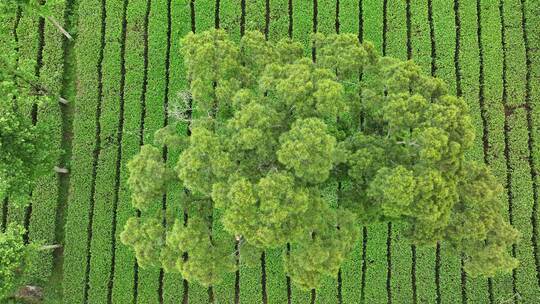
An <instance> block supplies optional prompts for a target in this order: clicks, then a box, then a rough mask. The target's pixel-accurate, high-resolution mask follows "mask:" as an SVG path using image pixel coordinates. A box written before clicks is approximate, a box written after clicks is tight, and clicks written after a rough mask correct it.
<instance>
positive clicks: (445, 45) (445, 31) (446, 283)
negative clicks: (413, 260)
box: [432, 0, 461, 303]
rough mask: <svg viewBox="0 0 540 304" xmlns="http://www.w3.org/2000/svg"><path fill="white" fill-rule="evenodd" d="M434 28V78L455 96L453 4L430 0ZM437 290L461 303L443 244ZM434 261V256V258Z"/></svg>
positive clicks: (457, 265) (455, 263)
mask: <svg viewBox="0 0 540 304" xmlns="http://www.w3.org/2000/svg"><path fill="white" fill-rule="evenodd" d="M432 5H433V26H434V31H435V47H436V53H437V58H436V67H437V72H436V76H437V77H440V78H442V79H443V80H444V81H445V82H446V83H447V84H448V87H449V90H450V92H452V93H456V71H455V65H454V63H455V62H454V59H455V58H454V54H455V45H456V23H455V15H454V9H453V3H451V2H450V1H444V0H433V1H432ZM440 248H441V249H440V256H439V258H440V260H439V261H440V264H439V265H440V269H439V274H440V275H439V277H438V278H437V277H436V278H435V279H436V280H439V287H440V292H441V301H442V302H443V303H447V302H448V303H457V302H459V301H461V292H460V291H461V262H460V259H459V257H456V255H455V254H454V253H450V252H449V251H450V250H449V248H447V247H446V246H445V244H441V246H440ZM436 258H437V257H436Z"/></svg>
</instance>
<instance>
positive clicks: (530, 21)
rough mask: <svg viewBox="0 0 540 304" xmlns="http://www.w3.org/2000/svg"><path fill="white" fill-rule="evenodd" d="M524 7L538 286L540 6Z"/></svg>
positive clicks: (534, 4) (534, 238)
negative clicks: (539, 26) (539, 25)
mask: <svg viewBox="0 0 540 304" xmlns="http://www.w3.org/2000/svg"><path fill="white" fill-rule="evenodd" d="M523 5H524V7H523V8H522V9H523V16H522V18H523V23H524V34H525V36H524V39H525V44H526V47H527V57H528V58H527V59H528V66H527V71H528V72H529V73H528V78H527V80H528V86H527V92H528V94H527V96H528V99H527V100H526V101H527V102H528V106H529V109H528V114H529V117H530V118H528V119H529V131H530V134H529V136H530V145H529V150H530V151H531V159H530V161H531V167H532V168H531V169H532V170H531V172H532V177H533V183H534V186H535V188H534V191H535V192H534V208H533V214H532V218H533V223H534V224H535V225H534V226H533V240H532V241H533V244H534V245H535V246H534V257H535V262H536V276H537V279H538V286H540V252H539V249H538V242H539V241H538V221H539V218H538V208H539V207H538V204H539V198H538V196H539V194H538V193H539V192H540V180H539V178H538V175H539V174H540V172H539V171H538V170H539V168H540V84H539V83H538V81H535V79H539V78H540V29H539V28H538V24H540V5H538V1H535V0H533V1H524V4H523Z"/></svg>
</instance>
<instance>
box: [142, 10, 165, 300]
mask: <svg viewBox="0 0 540 304" xmlns="http://www.w3.org/2000/svg"><path fill="white" fill-rule="evenodd" d="M167 11H168V1H167V0H157V1H151V7H150V16H149V24H148V35H149V36H148V83H147V85H146V99H145V110H146V115H145V117H144V118H143V119H144V130H141V131H142V132H143V135H144V140H143V141H144V142H143V143H144V144H152V143H153V138H154V133H155V132H156V131H157V130H158V129H160V128H162V127H163V126H164V121H165V109H164V103H165V92H164V90H165V73H166V67H165V64H166V56H167V54H166V52H167V38H168V36H167V29H168V15H167ZM161 208H162V206H159V205H156V206H155V207H154V208H152V210H149V211H147V212H143V214H142V216H147V215H150V216H152V215H154V213H155V210H157V209H161ZM160 284H161V282H160V270H159V269H156V268H147V269H144V268H141V267H139V268H138V284H137V285H136V286H135V288H137V291H138V298H137V301H138V303H158V302H159V297H160V294H159V286H160Z"/></svg>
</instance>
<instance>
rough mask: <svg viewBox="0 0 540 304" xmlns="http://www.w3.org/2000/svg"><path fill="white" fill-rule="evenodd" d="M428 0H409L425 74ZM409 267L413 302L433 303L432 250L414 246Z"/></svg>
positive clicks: (415, 49) (414, 50)
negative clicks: (414, 250)
mask: <svg viewBox="0 0 540 304" xmlns="http://www.w3.org/2000/svg"><path fill="white" fill-rule="evenodd" d="M428 5H429V3H428V0H421V1H410V14H411V20H410V24H411V28H410V41H409V43H410V47H411V49H410V52H411V54H410V56H411V58H412V59H413V60H414V61H415V62H416V63H417V64H418V65H419V66H420V67H421V68H422V71H423V72H424V73H425V74H426V75H430V74H431V73H432V72H433V71H432V64H431V63H432V60H434V58H432V57H431V56H432V45H431V38H432V37H431V34H430V24H429V12H428ZM412 258H413V261H412V265H411V267H412V268H411V271H414V273H412V280H413V282H412V288H413V298H412V301H413V303H435V302H436V292H435V291H436V286H435V280H434V276H435V272H434V270H435V250H434V249H433V248H429V247H421V246H420V247H416V255H415V256H414V257H412Z"/></svg>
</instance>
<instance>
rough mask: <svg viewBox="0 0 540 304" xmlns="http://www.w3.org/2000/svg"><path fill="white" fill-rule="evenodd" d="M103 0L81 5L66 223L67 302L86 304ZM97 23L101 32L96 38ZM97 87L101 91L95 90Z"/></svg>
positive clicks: (65, 292) (99, 109) (97, 154)
mask: <svg viewBox="0 0 540 304" xmlns="http://www.w3.org/2000/svg"><path fill="white" fill-rule="evenodd" d="M102 4H103V3H102V1H99V0H94V1H81V2H80V3H79V9H78V15H79V16H85V17H84V18H80V19H79V21H80V22H79V25H78V38H79V39H78V40H77V44H76V61H77V83H78V85H77V99H76V101H75V107H76V110H75V113H74V118H73V119H74V125H73V132H74V138H73V149H72V151H73V158H72V163H73V166H72V168H71V171H72V175H71V189H70V197H69V198H70V199H69V204H68V210H67V213H66V215H67V217H66V225H65V242H66V245H65V249H64V278H63V287H64V302H66V303H83V302H84V298H85V294H87V291H86V283H87V278H88V277H87V276H88V271H89V269H88V268H89V262H88V261H87V258H88V256H87V250H89V248H88V247H89V242H88V233H89V231H90V229H89V228H91V221H90V216H91V212H93V211H92V203H93V199H92V198H91V196H93V192H94V185H93V184H94V181H95V175H96V165H97V158H98V156H99V149H100V142H99V136H100V126H99V123H100V120H99V114H100V111H101V91H102V82H101V80H102V79H101V74H102V66H103V48H104V46H105V20H104V16H103V13H104V10H105V8H104V6H102ZM96 25H98V26H99V27H100V31H101V33H100V34H96ZM96 88H97V90H96Z"/></svg>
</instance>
